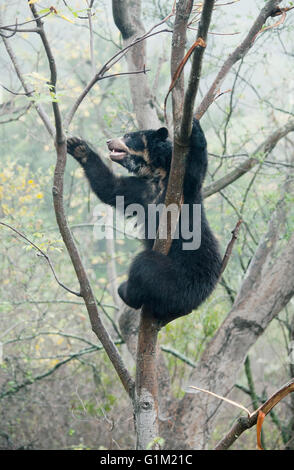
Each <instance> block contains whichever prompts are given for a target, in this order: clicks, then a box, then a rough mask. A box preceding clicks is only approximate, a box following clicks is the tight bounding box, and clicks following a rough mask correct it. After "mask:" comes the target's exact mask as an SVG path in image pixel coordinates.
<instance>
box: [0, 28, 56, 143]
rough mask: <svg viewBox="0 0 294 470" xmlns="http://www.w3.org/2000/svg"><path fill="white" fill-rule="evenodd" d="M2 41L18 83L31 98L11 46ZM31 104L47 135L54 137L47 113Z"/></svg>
mask: <svg viewBox="0 0 294 470" xmlns="http://www.w3.org/2000/svg"><path fill="white" fill-rule="evenodd" d="M2 40H3V42H4V46H5V48H6V51H7V53H8V55H9V57H10V59H11V62H12V64H13V67H14V70H15V72H16V75H17V77H18V79H19V81H20V83H21V84H22V87H23V89H24V91H25V93H26V95H27V96H29V97H30V96H33V95H32V93H33V92H32V91H31V90H30V89H29V87H28V86H27V84H26V81H25V79H24V76H23V74H22V72H21V69H20V67H19V64H18V61H17V59H16V56H15V54H14V52H13V50H12V48H11V45H10V44H9V41H8V40H7V39H6V38H5V37H2ZM33 104H34V107H35V109H36V111H37V113H38V114H39V116H40V118H41V119H42V121H43V123H44V125H45V127H46V129H47V131H48V132H49V134H50V135H51V137H54V134H55V131H54V127H53V126H52V124H51V122H50V119H49V116H48V115H47V113H46V112H45V111H44V109H43V107H42V105H41V104H39V103H36V102H35V101H33Z"/></svg>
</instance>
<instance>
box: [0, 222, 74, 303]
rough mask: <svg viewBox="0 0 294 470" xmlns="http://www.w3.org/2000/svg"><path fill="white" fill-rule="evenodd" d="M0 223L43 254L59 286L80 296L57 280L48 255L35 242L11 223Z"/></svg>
mask: <svg viewBox="0 0 294 470" xmlns="http://www.w3.org/2000/svg"><path fill="white" fill-rule="evenodd" d="M0 225H3V226H4V227H7V228H9V229H10V230H12V231H13V232H15V233H16V234H17V235H19V236H20V237H21V238H23V239H24V240H25V241H26V242H27V243H29V245H31V246H32V247H33V248H35V250H36V251H37V252H38V253H39V254H40V255H41V256H43V258H45V260H46V261H47V263H48V264H49V266H50V269H51V271H52V273H53V275H54V277H55V280H56V282H57V284H59V285H60V287H63V289H65V290H67V291H68V292H70V293H71V294H74V295H76V296H77V297H81V294H80V292H75V291H73V290H72V289H70V288H69V287H67V286H66V285H64V284H63V283H62V282H61V281H59V279H58V277H57V274H56V272H55V270H54V268H53V265H52V262H51V260H50V258H49V256H48V255H47V254H46V253H45V252H44V251H43V250H41V248H39V247H38V246H37V245H36V244H35V243H33V242H32V241H31V240H29V239H28V238H27V237H26V236H25V235H24V234H23V233H21V232H19V231H18V230H16V228H14V227H12V226H11V225H9V224H6V223H5V222H0Z"/></svg>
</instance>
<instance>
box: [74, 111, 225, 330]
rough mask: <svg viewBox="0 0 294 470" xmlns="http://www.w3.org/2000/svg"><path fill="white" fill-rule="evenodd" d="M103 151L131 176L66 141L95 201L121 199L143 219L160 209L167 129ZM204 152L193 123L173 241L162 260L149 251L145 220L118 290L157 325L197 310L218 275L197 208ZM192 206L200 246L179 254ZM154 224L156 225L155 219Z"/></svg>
mask: <svg viewBox="0 0 294 470" xmlns="http://www.w3.org/2000/svg"><path fill="white" fill-rule="evenodd" d="M107 145H108V148H109V150H110V158H111V160H112V161H114V162H117V163H119V164H121V165H122V166H123V167H124V168H126V169H127V170H128V171H129V172H130V173H133V175H134V176H116V175H115V174H114V173H113V172H112V171H111V170H110V169H109V168H108V167H107V165H105V163H103V161H102V159H101V158H100V156H99V155H97V153H95V152H94V151H93V150H92V149H91V148H90V147H89V146H88V144H87V143H85V142H84V141H83V140H80V139H78V138H75V137H74V138H70V139H68V141H67V151H68V153H70V154H71V155H72V156H73V157H74V158H75V159H76V160H77V161H78V162H79V163H80V165H81V166H82V167H83V168H84V170H85V173H86V176H87V178H88V180H89V182H90V184H91V187H92V190H93V191H94V193H95V194H96V195H97V196H98V198H99V199H100V200H101V201H102V202H104V203H106V204H110V205H111V206H115V204H116V197H117V196H124V205H125V207H127V206H128V205H129V204H134V203H136V204H140V205H141V206H143V207H144V209H145V214H148V205H149V206H150V204H157V205H158V204H162V203H163V202H164V199H165V194H166V189H167V183H168V177H169V171H170V165H171V158H172V143H171V141H170V140H169V139H168V131H167V129H166V128H164V127H162V128H160V129H158V130H146V131H138V132H132V133H128V134H125V135H124V137H122V138H116V139H111V140H108V141H107ZM206 147H207V144H206V139H205V136H204V133H203V131H202V129H201V127H200V124H199V122H198V121H197V120H196V119H194V120H193V128H192V134H191V141H190V151H189V154H188V156H187V158H186V169H185V178H184V187H183V202H184V204H183V206H185V207H186V208H188V209H187V210H186V212H185V214H186V216H185V218H184V217H183V213H182V212H181V215H180V217H179V222H178V232H177V233H178V236H177V237H175V238H174V239H173V241H172V245H171V248H170V251H169V253H168V255H167V256H166V255H163V254H161V253H158V252H155V251H152V246H153V243H154V239H153V238H152V239H149V238H148V236H147V234H148V222H149V221H148V215H146V221H145V234H146V237H145V240H144V244H145V250H144V251H143V252H141V253H139V255H137V256H136V257H135V259H134V260H133V262H132V264H131V266H130V270H129V277H128V281H126V282H124V283H122V284H121V285H120V287H119V290H118V292H119V295H120V297H121V298H122V299H123V301H124V302H125V303H126V304H127V305H129V306H130V307H132V308H134V309H138V308H140V307H141V306H142V305H146V307H147V308H148V310H149V311H151V312H152V313H153V314H154V316H155V317H156V318H157V319H158V320H159V321H160V322H161V323H162V324H166V323H167V322H168V321H170V320H172V319H174V318H177V317H180V316H182V315H187V314H188V313H190V312H191V311H192V310H193V309H195V308H197V307H198V306H199V305H200V304H201V303H202V302H203V301H204V300H205V299H206V298H207V297H208V296H209V295H210V293H211V292H212V290H213V289H214V287H215V285H216V283H217V281H218V279H219V275H220V270H221V257H220V254H219V249H218V244H217V241H216V239H215V237H214V235H213V234H212V232H211V230H210V228H209V225H208V222H207V219H206V217H205V213H204V209H203V205H202V195H201V188H202V184H203V180H204V177H205V173H206V169H207V150H206ZM195 205H198V206H197V207H198V208H199V207H200V208H201V219H200V223H199V226H198V227H197V228H198V230H199V236H200V237H201V243H200V244H199V246H197V247H196V249H192V250H191V249H184V245H183V244H184V243H187V241H189V237H188V238H187V237H183V235H182V230H181V227H184V224H186V225H187V223H188V229H192V230H193V227H192V225H193V224H194V225H195V221H193V214H194V212H193V208H194V207H196V206H195ZM156 220H157V224H158V220H159V217H157V219H156ZM187 221H188V222H187ZM198 222H199V221H198ZM156 228H157V227H156ZM186 229H187V227H186ZM189 233H191V231H190V232H189ZM190 238H191V235H190ZM190 241H191V240H190Z"/></svg>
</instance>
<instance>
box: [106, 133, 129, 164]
mask: <svg viewBox="0 0 294 470" xmlns="http://www.w3.org/2000/svg"><path fill="white" fill-rule="evenodd" d="M107 146H108V149H109V150H110V154H109V156H110V158H111V160H113V161H115V162H116V161H120V160H122V159H123V158H124V157H125V156H126V155H127V154H128V153H129V152H128V150H129V149H128V147H127V146H126V145H125V143H124V142H123V140H122V139H112V140H109V141H108V142H107Z"/></svg>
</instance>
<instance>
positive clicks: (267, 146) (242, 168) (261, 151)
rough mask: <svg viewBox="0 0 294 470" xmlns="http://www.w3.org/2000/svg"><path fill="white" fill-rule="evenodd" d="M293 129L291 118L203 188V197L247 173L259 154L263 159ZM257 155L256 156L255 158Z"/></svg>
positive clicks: (257, 159) (293, 123) (257, 161)
mask: <svg viewBox="0 0 294 470" xmlns="http://www.w3.org/2000/svg"><path fill="white" fill-rule="evenodd" d="M293 131H294V120H293V119H291V120H290V121H288V123H287V124H285V125H284V126H282V127H280V128H279V129H277V130H276V131H275V132H273V133H272V134H271V135H270V136H269V137H267V139H265V140H264V142H262V143H261V144H260V145H259V146H258V147H257V148H256V149H255V151H254V152H253V153H252V156H251V157H250V158H248V159H247V160H245V161H244V162H243V163H241V164H240V165H239V166H238V167H237V168H235V169H234V170H233V171H231V172H230V173H228V174H226V175H225V176H223V177H222V178H220V179H219V180H217V181H215V182H214V183H211V184H209V185H208V186H206V188H204V190H203V197H204V198H206V197H209V196H211V195H212V194H215V193H217V192H218V191H220V190H222V189H224V188H225V187H226V186H228V185H229V184H231V183H233V182H234V181H236V180H237V179H238V178H240V177H241V176H243V175H244V174H246V173H248V172H249V171H250V170H251V169H252V168H253V167H254V166H255V165H257V164H259V163H260V156H261V155H262V157H263V160H264V159H265V158H266V157H267V156H268V155H269V154H270V153H271V152H272V151H273V149H274V148H275V146H276V145H277V144H278V143H279V141H280V140H281V139H282V138H283V137H285V136H286V135H288V134H289V133H290V132H293ZM257 157H258V158H257Z"/></svg>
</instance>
